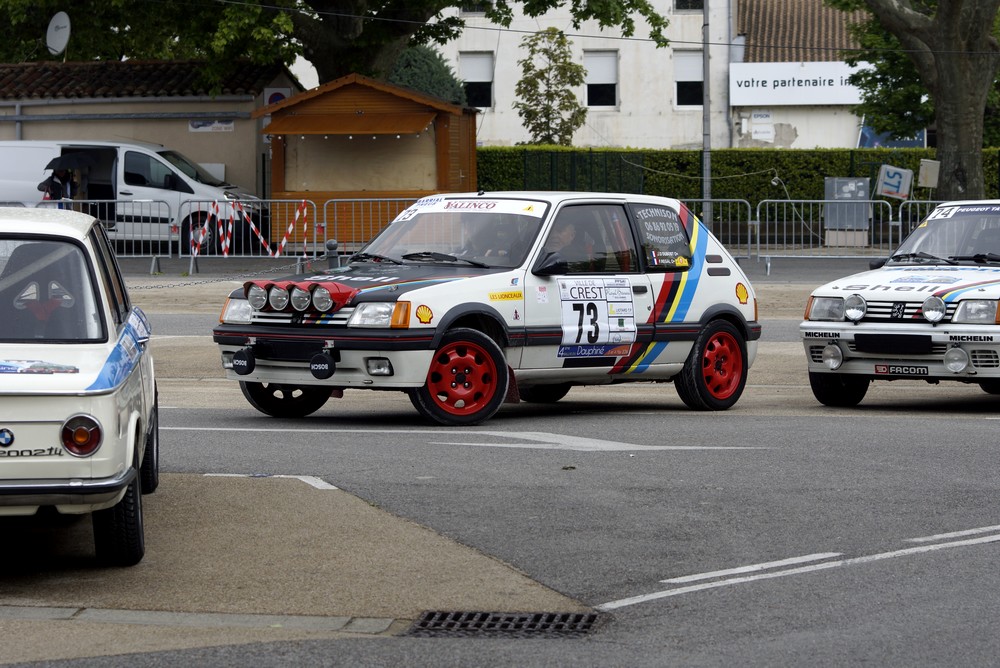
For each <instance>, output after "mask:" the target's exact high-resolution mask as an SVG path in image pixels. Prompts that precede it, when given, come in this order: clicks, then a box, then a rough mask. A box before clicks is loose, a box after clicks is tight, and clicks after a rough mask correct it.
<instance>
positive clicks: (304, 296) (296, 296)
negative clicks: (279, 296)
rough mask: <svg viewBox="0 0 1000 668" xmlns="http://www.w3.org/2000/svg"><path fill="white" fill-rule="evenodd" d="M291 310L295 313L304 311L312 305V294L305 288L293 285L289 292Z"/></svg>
mask: <svg viewBox="0 0 1000 668" xmlns="http://www.w3.org/2000/svg"><path fill="white" fill-rule="evenodd" d="M290 299H291V302H292V308H293V309H295V310H296V311H299V312H301V311H305V310H306V309H307V308H309V306H310V304H312V294H310V293H309V291H308V290H306V289H305V288H303V287H301V286H299V285H295V286H293V287H292V292H291V297H290Z"/></svg>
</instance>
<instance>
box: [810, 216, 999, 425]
mask: <svg viewBox="0 0 1000 668" xmlns="http://www.w3.org/2000/svg"><path fill="white" fill-rule="evenodd" d="M879 265H881V266H879ZM998 309H1000V201H996V200H993V201H990V200H979V201H962V202H948V203H944V204H940V205H938V206H937V207H936V208H935V209H934V210H933V211H932V212H931V213H930V214H929V215H928V216H927V218H926V219H924V220H923V221H921V222H920V224H919V225H918V226H917V227H916V229H914V230H913V232H912V233H911V234H910V235H909V236H908V237H907V238H906V239H905V240H904V241H903V243H902V244H901V245H900V246H899V248H898V249H897V250H896V251H895V252H894V253H893V254H892V255H891V256H890V257H889V258H888V260H886V261H884V263H882V262H876V263H874V266H873V270H872V271H868V272H863V273H860V274H854V275H852V276H847V277H846V278H842V279H839V280H837V281H833V282H832V283H828V284H827V285H824V286H822V287H820V288H817V289H816V290H814V291H813V293H812V296H811V297H810V298H809V301H808V304H807V306H806V313H805V320H804V321H803V322H802V324H801V326H800V334H801V336H802V340H803V343H804V345H805V352H806V357H807V359H808V366H809V382H810V385H811V386H812V391H813V394H814V395H815V396H816V399H818V400H819V401H820V402H821V403H823V404H825V405H827V406H856V405H857V404H858V403H860V402H861V400H862V399H864V397H865V394H866V393H867V391H868V387H869V385H870V384H871V382H872V381H875V380H898V379H904V378H905V379H918V380H926V381H928V382H930V383H937V382H939V381H943V380H951V381H958V382H962V383H977V384H978V385H979V386H980V387H981V388H982V389H983V390H984V391H986V392H989V393H991V394H1000V310H998Z"/></svg>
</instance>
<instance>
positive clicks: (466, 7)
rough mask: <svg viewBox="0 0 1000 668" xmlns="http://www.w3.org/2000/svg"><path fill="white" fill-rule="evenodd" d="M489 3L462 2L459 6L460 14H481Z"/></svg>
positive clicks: (487, 7)
mask: <svg viewBox="0 0 1000 668" xmlns="http://www.w3.org/2000/svg"><path fill="white" fill-rule="evenodd" d="M489 6H490V3H488V2H463V3H462V7H461V13H462V14H474V15H476V16H482V15H483V14H485V13H486V10H487V9H489Z"/></svg>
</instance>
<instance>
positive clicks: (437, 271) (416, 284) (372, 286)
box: [231, 262, 515, 304]
mask: <svg viewBox="0 0 1000 668" xmlns="http://www.w3.org/2000/svg"><path fill="white" fill-rule="evenodd" d="M510 271H515V269H514V268H511V267H489V268H485V267H474V266H472V265H465V264H462V263H459V264H458V265H456V266H451V265H442V264H404V265H398V264H392V263H390V262H377V263H376V262H365V263H356V264H352V265H350V266H348V267H339V268H334V269H330V270H329V271H326V272H323V273H315V272H314V273H312V274H297V275H293V276H286V277H284V278H281V279H279V280H281V281H294V282H296V283H312V282H316V283H321V282H327V283H339V284H341V285H344V286H346V287H348V288H351V289H352V290H357V293H356V294H355V295H354V297H353V298H352V299H351V302H350V303H352V304H357V303H359V302H365V301H394V300H396V299H398V298H399V296H400V295H403V294H406V293H407V292H410V291H412V290H418V289H420V288H425V287H427V286H429V285H435V284H438V283H446V282H448V281H457V280H462V279H466V278H477V277H480V276H489V275H491V274H501V273H506V272H510ZM257 282H258V283H260V282H262V281H260V280H258V281H257ZM243 290H244V289H243V288H237V289H236V290H234V291H233V293H232V295H231V296H234V297H237V296H239V297H242V296H243Z"/></svg>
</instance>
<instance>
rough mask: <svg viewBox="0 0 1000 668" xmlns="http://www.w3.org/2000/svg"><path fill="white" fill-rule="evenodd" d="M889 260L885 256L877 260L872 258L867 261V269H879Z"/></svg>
mask: <svg viewBox="0 0 1000 668" xmlns="http://www.w3.org/2000/svg"><path fill="white" fill-rule="evenodd" d="M888 261H889V258H887V257H880V258H878V259H877V260H872V261H870V262H869V263H868V268H869V269H881V268H882V267H884V266H885V263H886V262H888Z"/></svg>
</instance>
